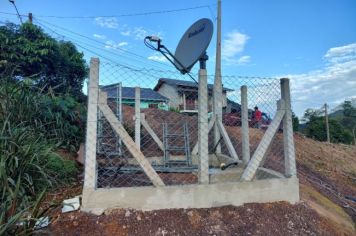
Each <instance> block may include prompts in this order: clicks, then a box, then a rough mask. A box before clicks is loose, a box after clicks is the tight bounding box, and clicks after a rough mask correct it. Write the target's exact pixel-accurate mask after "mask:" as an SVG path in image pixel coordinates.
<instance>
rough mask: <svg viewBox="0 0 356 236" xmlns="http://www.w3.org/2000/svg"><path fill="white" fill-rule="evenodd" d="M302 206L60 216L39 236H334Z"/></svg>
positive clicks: (318, 217)
mask: <svg viewBox="0 0 356 236" xmlns="http://www.w3.org/2000/svg"><path fill="white" fill-rule="evenodd" d="M339 233H340V231H337V230H335V229H334V227H333V226H332V225H330V223H329V222H328V221H327V220H325V219H323V218H321V217H320V216H319V215H318V214H317V213H316V212H315V211H313V210H311V209H310V208H309V207H308V206H307V205H306V204H304V203H300V204H296V205H290V204H287V203H283V202H279V203H273V204H246V205H245V206H242V207H234V206H226V207H219V208H209V209H188V210H184V209H174V210H158V211H150V212H142V211H134V210H130V209H119V210H112V211H108V212H106V213H105V214H103V215H100V216H95V215H91V214H86V213H82V212H79V211H78V212H72V213H65V214H60V215H59V216H58V218H56V219H55V220H54V221H53V223H52V225H51V226H50V227H49V229H47V230H46V231H42V232H38V234H40V235H47V234H48V235H49V234H50V235H338V234H339Z"/></svg>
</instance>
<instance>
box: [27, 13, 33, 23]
mask: <svg viewBox="0 0 356 236" xmlns="http://www.w3.org/2000/svg"><path fill="white" fill-rule="evenodd" d="M32 19H33V18H32V13H31V12H30V13H28V22H29V23H30V24H32Z"/></svg>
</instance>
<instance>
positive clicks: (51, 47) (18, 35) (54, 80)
mask: <svg viewBox="0 0 356 236" xmlns="http://www.w3.org/2000/svg"><path fill="white" fill-rule="evenodd" d="M0 50H1V57H0V58H1V60H0V83H1V86H0V191H1V197H0V235H18V234H29V233H31V231H32V230H33V227H34V224H35V222H36V218H38V217H40V216H41V215H42V214H43V213H44V212H43V211H40V210H39V209H40V204H41V201H42V199H43V198H44V196H45V194H46V192H47V190H48V189H53V188H55V187H57V186H59V185H61V184H65V183H69V182H71V181H73V179H74V177H75V176H76V173H77V168H76V165H75V162H74V161H73V160H66V159H64V158H63V157H61V156H60V155H58V154H57V150H58V149H59V148H61V149H66V150H68V151H75V150H77V149H78V147H79V144H80V143H81V142H83V140H84V132H85V117H86V109H85V107H86V106H85V104H83V102H82V101H83V100H84V99H85V96H84V95H83V94H82V92H81V89H82V83H83V80H84V79H85V76H86V73H87V72H86V71H87V67H86V65H85V62H84V60H83V58H82V54H80V53H78V52H77V51H76V49H75V47H74V46H73V45H72V44H71V43H70V42H61V41H60V42H58V41H56V40H55V39H53V38H51V37H49V36H48V35H46V34H45V33H44V32H43V31H42V30H41V29H40V28H39V27H37V26H34V25H30V24H23V25H22V26H16V25H12V24H11V25H7V26H4V27H0Z"/></svg>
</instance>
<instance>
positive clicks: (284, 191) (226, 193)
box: [81, 177, 299, 214]
mask: <svg viewBox="0 0 356 236" xmlns="http://www.w3.org/2000/svg"><path fill="white" fill-rule="evenodd" d="M275 201H287V202H290V203H292V204H293V203H296V202H298V201H299V181H298V179H297V178H296V177H293V178H274V179H263V180H254V181H249V182H226V183H214V184H207V185H180V186H164V187H129V188H111V189H96V190H91V189H85V188H84V189H83V199H82V208H81V210H83V211H86V212H92V213H94V214H101V213H103V212H104V211H105V210H106V209H112V208H132V209H137V210H158V209H172V208H209V207H218V206H225V205H234V206H240V205H243V204H245V203H252V202H255V203H266V202H275Z"/></svg>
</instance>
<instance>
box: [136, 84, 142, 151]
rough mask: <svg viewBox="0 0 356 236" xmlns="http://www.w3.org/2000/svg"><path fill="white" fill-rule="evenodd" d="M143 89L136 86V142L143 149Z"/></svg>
mask: <svg viewBox="0 0 356 236" xmlns="http://www.w3.org/2000/svg"><path fill="white" fill-rule="evenodd" d="M140 107H141V91H140V87H135V143H136V145H137V148H138V149H139V150H141V111H140Z"/></svg>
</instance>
